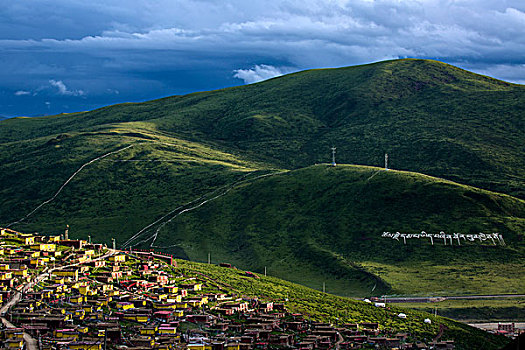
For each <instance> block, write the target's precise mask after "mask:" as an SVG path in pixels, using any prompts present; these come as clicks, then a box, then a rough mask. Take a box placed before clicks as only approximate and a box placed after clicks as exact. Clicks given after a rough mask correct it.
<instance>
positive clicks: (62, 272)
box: [53, 269, 78, 281]
mask: <svg viewBox="0 0 525 350" xmlns="http://www.w3.org/2000/svg"><path fill="white" fill-rule="evenodd" d="M53 273H54V274H55V275H57V276H60V277H70V278H72V279H74V280H75V281H76V280H78V270H77V269H73V270H57V271H55V272H53Z"/></svg>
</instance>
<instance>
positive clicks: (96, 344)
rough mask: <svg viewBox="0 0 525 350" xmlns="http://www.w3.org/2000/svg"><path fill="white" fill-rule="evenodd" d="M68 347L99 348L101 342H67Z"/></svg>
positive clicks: (82, 349) (98, 349) (75, 349)
mask: <svg viewBox="0 0 525 350" xmlns="http://www.w3.org/2000/svg"><path fill="white" fill-rule="evenodd" d="M68 348H69V349H74V350H101V349H102V342H93V341H79V342H73V343H69V344H68Z"/></svg>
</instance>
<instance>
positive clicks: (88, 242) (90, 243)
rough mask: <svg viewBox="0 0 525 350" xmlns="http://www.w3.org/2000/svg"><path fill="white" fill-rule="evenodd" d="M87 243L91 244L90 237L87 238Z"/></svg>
mask: <svg viewBox="0 0 525 350" xmlns="http://www.w3.org/2000/svg"><path fill="white" fill-rule="evenodd" d="M88 243H89V244H91V236H88Z"/></svg>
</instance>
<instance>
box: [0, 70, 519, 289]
mask: <svg viewBox="0 0 525 350" xmlns="http://www.w3.org/2000/svg"><path fill="white" fill-rule="evenodd" d="M524 102H525V88H524V87H523V86H521V85H514V84H509V83H505V82H502V81H497V80H494V79H490V78H487V77H483V76H479V75H475V74H472V73H470V72H466V71H463V70H461V69H458V68H455V67H452V66H448V65H445V64H442V63H439V62H435V61H427V60H396V61H388V62H381V63H377V64H371V65H365V66H358V67H348V68H342V69H331V70H312V71H306V72H301V73H296V74H292V75H289V76H285V77H281V78H277V79H272V80H269V81H265V82H262V83H259V84H253V85H248V86H243V87H238V88H232V89H225V90H218V91H211V92H203V93H196V94H191V95H187V96H174V97H169V98H165V99H161V100H155V101H149V102H145V103H138V104H133V103H129V104H122V105H116V106H109V107H105V108H102V109H99V110H95V111H91V112H85V113H77V114H68V115H58V116H51V117H42V118H14V119H8V120H4V121H1V122H0V140H1V141H0V184H1V185H0V223H1V224H3V225H8V224H11V223H16V224H15V225H14V228H15V229H18V230H21V231H28V232H29V231H40V232H48V233H55V234H56V233H61V232H62V231H63V229H64V227H65V225H66V224H69V225H70V227H71V229H70V233H71V235H72V237H84V238H85V237H87V236H88V235H91V236H92V237H93V239H97V240H100V241H104V242H108V243H109V242H110V239H111V238H112V237H115V238H116V239H117V244H118V245H119V246H122V245H123V244H124V243H126V242H127V241H128V240H129V239H130V238H132V237H133V236H135V235H138V236H137V237H140V239H136V240H133V241H131V242H130V244H129V245H135V246H136V247H146V248H148V247H151V246H154V247H156V248H158V249H164V250H165V251H169V252H171V253H174V254H175V255H177V256H178V257H181V258H186V259H193V260H198V261H206V260H207V256H208V253H211V256H212V259H213V261H215V262H219V261H229V262H232V263H234V264H236V265H238V266H239V267H244V268H249V269H252V270H255V271H259V272H262V271H263V269H264V267H266V268H267V270H268V271H269V273H270V274H272V275H273V276H279V277H282V278H287V279H290V280H293V281H296V282H299V283H303V284H305V285H308V286H311V287H313V288H316V289H321V287H322V284H323V283H325V285H326V288H327V290H328V291H330V292H332V293H336V294H341V295H369V294H381V293H385V292H389V293H392V292H395V293H420V294H434V293H438V292H439V293H441V292H443V293H445V292H446V293H447V294H460V293H479V292H480V290H481V291H487V292H489V293H491V292H504V291H506V292H512V291H516V292H523V283H522V282H520V281H523V280H524V279H523V272H522V271H524V269H523V267H524V265H525V262H524V258H523V256H524V254H523V252H524V246H523V232H525V230H524V228H525V223H524V218H525V215H524V212H525V209H524V207H525V204H524V202H523V200H521V199H518V198H517V197H525V195H524V193H523V188H525V183H524V182H523V179H524V178H525V166H524V162H523V154H522V153H523V152H522V150H523V147H522V146H523V135H524V125H523V121H524V120H525V119H524V118H523V108H522V106H523V105H524ZM333 145H335V146H336V147H337V151H338V153H337V159H338V163H352V164H368V165H380V164H381V162H382V159H383V155H384V153H385V152H388V153H389V155H390V160H391V162H390V164H391V166H392V167H393V168H394V169H408V170H410V171H411V172H408V171H405V172H403V171H388V172H385V171H381V170H380V169H379V168H374V167H368V166H338V167H336V168H331V167H327V166H325V165H317V166H313V164H315V163H323V162H326V161H327V160H329V159H330V147H331V146H333ZM128 146H131V147H129V148H126V147H128ZM114 151H118V152H117V153H113V154H110V155H108V153H110V152H114ZM104 155H107V156H105V157H104V158H99V157H101V156H104ZM95 159H98V160H96V161H95ZM91 161H93V162H91ZM79 169H82V170H81V171H80V172H78V173H76V172H77V171H78V170H79ZM416 172H419V173H416ZM421 173H424V174H427V175H433V176H437V177H430V176H427V175H422V174H421ZM72 174H76V175H75V176H74V177H73V178H71V176H72ZM262 176H263V177H262ZM70 178H71V180H70V181H69V182H67V185H66V186H64V187H62V186H63V185H64V184H66V181H67V180H68V179H70ZM445 179H447V180H445ZM450 180H454V181H456V182H451V181H450ZM467 185H476V186H478V187H482V188H484V189H485V190H482V189H479V188H474V187H471V186H467ZM487 189H488V190H497V191H499V192H502V193H505V194H498V193H494V192H489V191H487ZM511 195H512V196H511ZM513 196H514V197H513ZM49 199H52V200H51V201H49V202H48V203H47V204H45V205H43V206H42V207H40V208H39V209H38V210H36V211H35V212H32V211H33V210H34V209H35V208H37V207H38V206H39V205H40V204H42V203H44V202H45V201H47V200H49ZM29 213H31V215H29V216H27V214H29ZM26 216H27V217H26ZM22 218H23V220H22V221H20V222H18V221H19V220H20V219H22ZM156 222H157V223H156ZM154 223H156V224H154ZM150 224H154V225H153V226H151V229H150V230H145V231H142V230H143V229H144V228H146V227H148V226H149V225H150ZM157 230H158V231H157ZM422 230H425V231H426V232H432V233H437V232H439V231H445V232H447V233H452V232H461V233H478V232H485V233H491V232H499V233H502V234H503V235H504V237H505V240H506V242H507V246H505V247H503V246H490V245H479V244H478V245H476V244H471V245H469V244H466V245H464V246H461V247H459V246H447V247H443V246H441V245H438V244H436V245H434V246H431V245H429V244H428V242H419V241H417V242H416V241H411V242H409V243H408V244H407V245H406V246H405V245H403V244H402V243H399V242H397V241H392V240H387V239H382V238H380V237H379V236H380V235H381V233H382V232H384V231H390V232H395V231H400V232H406V233H417V232H420V231H422ZM129 245H127V246H129ZM445 280H446V281H447V282H446V283H445V282H444V281H445ZM412 281H415V283H414V282H412ZM492 281H493V282H492ZM442 286H445V287H442Z"/></svg>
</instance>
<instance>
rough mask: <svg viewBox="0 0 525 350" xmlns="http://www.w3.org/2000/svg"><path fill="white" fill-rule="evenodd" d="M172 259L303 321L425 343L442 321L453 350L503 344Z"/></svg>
mask: <svg viewBox="0 0 525 350" xmlns="http://www.w3.org/2000/svg"><path fill="white" fill-rule="evenodd" d="M177 263H178V268H180V269H184V271H185V273H189V272H191V273H194V274H195V277H197V278H199V279H203V280H205V281H211V283H217V282H218V283H219V284H220V285H221V286H222V287H224V288H225V289H227V290H231V291H234V292H235V293H237V294H240V295H246V296H257V297H259V298H261V297H262V298H264V299H266V300H273V301H275V302H284V303H285V304H286V307H287V308H288V309H289V310H290V311H292V312H300V313H302V314H303V315H305V316H306V318H307V319H312V320H321V321H324V322H330V323H332V324H334V325H343V324H345V323H355V322H358V323H360V322H378V323H379V325H380V328H381V329H382V330H384V329H390V330H394V333H395V332H406V333H409V334H411V336H414V337H417V338H418V339H420V340H424V341H425V342H427V343H428V342H430V341H432V340H433V339H434V338H435V336H436V334H438V333H439V329H440V327H441V325H443V326H444V327H443V328H444V332H443V336H442V338H441V340H447V339H453V340H454V342H455V345H456V349H459V350H461V349H465V350H466V349H499V348H501V347H502V346H504V344H506V343H508V339H506V338H505V337H504V336H500V335H494V334H490V333H487V332H484V331H482V330H479V329H476V328H473V327H470V326H468V325H466V324H462V323H459V322H454V321H452V320H450V319H447V318H443V317H440V316H437V317H435V316H433V315H430V314H428V313H424V312H420V311H415V310H409V309H406V308H400V307H397V306H395V305H394V304H388V308H387V309H380V308H377V307H375V306H373V305H372V304H368V303H365V302H362V301H356V300H352V299H347V298H343V297H338V296H335V295H331V294H326V293H321V292H319V291H316V290H313V289H310V288H307V287H304V286H301V285H297V284H294V283H291V282H288V281H284V280H281V279H278V278H275V277H270V276H264V275H259V278H258V279H255V278H251V277H246V274H245V273H244V271H242V270H234V269H229V268H222V267H218V266H215V265H209V264H199V263H195V262H189V261H183V260H179V261H177ZM400 312H402V313H405V314H406V315H407V318H406V319H401V318H399V317H397V315H398V314H399V313H400ZM425 318H429V319H430V320H431V322H432V323H431V324H427V323H424V319H425Z"/></svg>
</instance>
